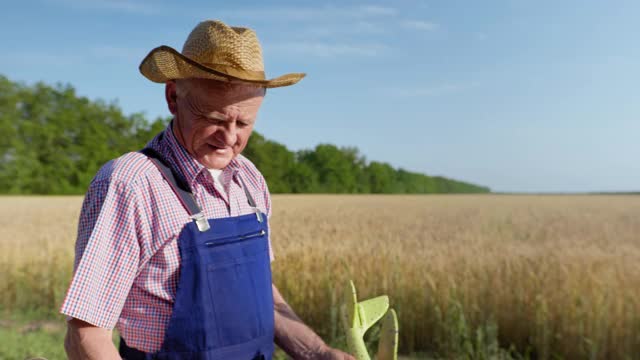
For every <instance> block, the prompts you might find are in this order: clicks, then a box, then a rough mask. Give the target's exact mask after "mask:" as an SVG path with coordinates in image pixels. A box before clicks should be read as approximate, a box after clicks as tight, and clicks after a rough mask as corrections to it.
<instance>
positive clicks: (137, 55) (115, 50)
mask: <svg viewBox="0 0 640 360" xmlns="http://www.w3.org/2000/svg"><path fill="white" fill-rule="evenodd" d="M148 51H149V49H136V48H125V47H119V46H111V45H101V46H96V47H94V48H92V49H91V55H93V56H94V57H98V58H108V59H124V60H142V58H143V57H144V56H145V55H147V52H148Z"/></svg>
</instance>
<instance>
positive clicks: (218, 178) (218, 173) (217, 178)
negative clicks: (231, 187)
mask: <svg viewBox="0 0 640 360" xmlns="http://www.w3.org/2000/svg"><path fill="white" fill-rule="evenodd" d="M207 170H209V173H210V174H211V177H212V178H213V182H214V183H215V184H216V186H218V187H220V190H222V191H225V192H226V190H225V188H224V185H222V170H221V169H207Z"/></svg>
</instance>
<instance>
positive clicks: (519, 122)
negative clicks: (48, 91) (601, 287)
mask: <svg viewBox="0 0 640 360" xmlns="http://www.w3.org/2000/svg"><path fill="white" fill-rule="evenodd" d="M205 19H221V20H223V21H225V22H227V23H229V24H232V25H243V26H248V27H251V28H254V29H255V30H256V31H257V33H258V36H259V38H260V40H261V42H262V45H263V50H264V55H265V66H266V72H267V75H268V76H269V77H274V76H277V75H280V74H283V73H287V72H306V73H307V74H308V76H307V78H305V79H304V80H302V81H301V82H300V83H299V84H298V85H296V86H293V87H287V88H280V89H274V90H272V91H270V92H269V94H268V96H267V99H266V100H265V103H264V105H263V108H262V109H261V113H260V116H259V120H258V123H257V126H256V129H257V130H258V131H260V132H261V133H263V134H264V135H265V136H267V137H268V138H270V139H273V140H276V141H278V142H281V143H283V144H285V145H286V146H287V147H289V148H290V149H293V150H298V149H302V148H311V147H313V146H315V145H316V144H318V143H321V142H323V143H333V144H336V145H339V146H355V147H358V148H359V149H360V151H361V153H363V154H364V155H365V156H366V158H367V159H368V160H378V161H385V162H389V163H391V164H392V165H393V166H395V167H402V168H405V169H408V170H412V171H418V172H423V173H427V174H430V175H444V176H447V177H451V178H455V179H460V180H464V181H469V182H473V183H477V184H481V185H486V186H489V187H491V188H492V189H493V190H494V191H518V192H519V191H523V192H537V191H542V192H560V191H624V190H640V164H639V163H638V158H639V155H640V91H639V90H638V86H639V84H640V68H639V64H640V46H638V36H640V21H638V19H640V2H637V1H615V0H612V1H577V0H575V1H528V0H498V1H482V2H481V1H471V0H469V1H457V0H447V1H417V0H399V1H393V2H392V1H388V2H380V1H369V2H350V1H335V2H325V3H323V2H320V1H289V2H272V1H270V2H268V3H267V2H266V1H233V2H231V1H225V2H222V1H220V2H214V1H189V2H186V1H185V2H178V1H150V0H147V1H133V0H41V1H35V0H33V1H29V0H23V1H15V2H8V3H7V4H5V5H4V6H3V9H2V11H1V12H0V21H1V22H0V24H1V25H0V27H1V28H0V29H1V31H0V43H2V44H3V49H2V54H1V55H0V74H3V75H5V76H8V77H9V78H10V79H11V80H14V81H22V82H25V83H27V84H32V83H34V82H36V81H40V80H42V81H45V82H47V83H49V84H53V83H56V82H62V83H69V84H71V85H73V86H74V87H75V88H76V90H77V92H78V93H79V94H80V95H83V96H87V97H89V98H92V99H98V98H100V99H104V100H107V101H117V102H118V104H119V105H120V106H121V107H122V109H123V110H124V111H125V113H133V112H144V113H146V115H147V116H148V117H149V118H152V117H156V116H167V115H168V112H167V111H166V109H165V106H164V104H163V102H164V100H163V88H162V86H161V85H158V84H154V83H151V82H149V81H148V80H146V79H145V78H144V77H142V76H141V75H140V74H139V73H138V70H137V67H138V65H139V63H140V61H141V60H142V59H143V58H144V56H145V55H146V54H147V53H148V52H149V51H150V50H151V49H152V48H154V47H156V46H159V45H169V46H172V47H174V48H176V49H177V50H180V49H181V48H182V44H183V42H184V40H185V39H186V37H187V35H188V33H189V32H190V31H191V29H192V28H193V27H194V26H195V25H196V24H197V23H198V22H199V21H201V20H205Z"/></svg>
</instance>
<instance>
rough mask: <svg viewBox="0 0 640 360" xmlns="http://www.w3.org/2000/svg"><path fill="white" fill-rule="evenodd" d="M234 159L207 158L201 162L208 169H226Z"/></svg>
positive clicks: (228, 157) (226, 157) (227, 157)
mask: <svg viewBox="0 0 640 360" xmlns="http://www.w3.org/2000/svg"><path fill="white" fill-rule="evenodd" d="M231 159H233V157H231V156H224V157H222V156H205V157H203V158H201V159H200V160H199V162H200V163H201V164H202V165H204V167H206V168H207V169H224V168H225V167H227V165H229V163H230V162H231Z"/></svg>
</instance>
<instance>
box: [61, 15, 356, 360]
mask: <svg viewBox="0 0 640 360" xmlns="http://www.w3.org/2000/svg"><path fill="white" fill-rule="evenodd" d="M140 71H141V72H142V74H143V75H144V76H146V77H147V78H148V79H150V80H151V81H154V82H158V83H165V97H166V101H167V105H168V108H169V111H170V112H171V113H172V114H173V120H172V122H171V123H170V124H169V126H168V127H167V128H166V129H165V130H164V131H163V132H161V133H160V134H158V135H157V136H156V137H155V138H154V139H153V140H151V142H149V144H148V145H147V147H146V148H145V149H143V150H142V151H140V152H135V153H128V154H125V155H123V156H121V157H119V158H117V159H114V160H112V161H110V162H109V163H107V164H106V165H105V166H103V167H102V169H100V171H99V172H98V174H97V175H96V177H95V178H94V179H93V181H92V183H91V185H90V188H89V190H88V192H87V194H86V197H85V200H84V204H83V207H82V213H81V215H80V223H79V228H78V239H77V243H76V261H75V270H74V276H73V280H72V282H71V284H70V287H69V290H68V292H67V296H66V298H65V300H64V303H63V305H62V309H61V312H62V313H64V314H66V315H67V316H68V319H69V321H68V332H67V337H66V340H65V349H66V351H67V354H68V355H69V357H70V358H72V359H117V358H119V357H120V356H121V357H123V358H125V359H147V358H154V359H270V358H271V356H272V354H273V351H274V345H273V344H274V340H275V342H276V343H277V344H278V345H279V346H280V347H281V348H282V349H284V350H285V351H286V352H287V353H288V354H290V355H291V356H292V357H294V358H300V359H353V358H352V357H351V356H350V355H348V354H345V353H343V352H341V351H339V350H336V349H333V348H331V347H329V346H327V345H326V344H325V343H324V342H323V341H322V340H321V339H320V338H319V337H318V336H317V335H316V334H315V333H314V332H313V331H312V330H311V329H309V328H308V327H307V326H306V325H304V324H303V323H302V321H301V320H300V319H299V318H298V317H297V316H296V315H295V313H294V312H293V311H292V310H291V308H290V307H289V306H288V305H287V303H286V302H285V300H284V299H283V298H282V296H281V295H280V293H279V292H278V289H277V288H276V287H275V286H273V284H272V282H271V270H270V261H271V260H272V259H273V255H272V251H271V246H270V242H269V228H268V219H269V216H270V214H271V200H270V196H269V192H268V190H267V185H266V183H265V180H264V178H263V177H262V175H261V174H260V172H259V171H258V170H257V169H256V168H255V166H254V165H253V164H252V163H251V162H250V161H249V160H248V159H247V158H245V157H243V156H242V155H241V152H242V150H243V149H244V148H245V146H246V145H247V141H248V140H249V137H250V135H251V132H252V130H253V126H254V124H255V121H256V117H257V114H258V109H259V108H260V105H261V103H262V100H263V98H264V95H265V91H266V90H265V89H266V88H272V87H280V86H287V85H292V84H295V83H296V82H298V81H299V80H300V79H301V78H302V77H304V74H288V75H284V76H280V77H278V78H275V79H271V80H266V79H265V76H264V72H263V62H262V54H261V50H260V45H259V43H258V40H257V38H256V35H255V33H254V32H253V31H252V30H250V29H247V28H239V27H229V26H227V25H225V24H224V23H222V22H220V21H205V22H202V23H200V24H199V25H198V26H196V28H195V29H194V30H193V31H192V32H191V34H190V35H189V37H188V39H187V41H186V42H185V45H184V48H183V51H182V53H179V52H177V51H176V50H174V49H172V48H170V47H167V46H161V47H158V48H156V49H154V50H152V51H151V53H149V55H148V56H147V57H146V58H145V59H144V60H143V62H142V64H141V65H140ZM114 326H115V327H117V329H118V331H119V333H120V335H121V340H120V349H119V351H118V350H116V348H115V347H114V346H113V343H112V339H111V337H112V333H111V329H113V327H114Z"/></svg>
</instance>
